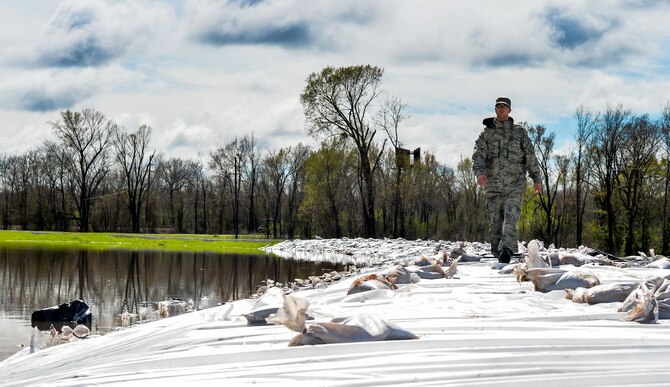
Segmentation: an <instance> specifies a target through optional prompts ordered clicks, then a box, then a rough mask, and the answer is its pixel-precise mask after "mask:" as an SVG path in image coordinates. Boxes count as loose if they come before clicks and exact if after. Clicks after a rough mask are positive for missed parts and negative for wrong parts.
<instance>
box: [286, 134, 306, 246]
mask: <svg viewBox="0 0 670 387" xmlns="http://www.w3.org/2000/svg"><path fill="white" fill-rule="evenodd" d="M308 156H309V147H308V146H306V145H303V144H298V145H296V146H295V147H294V148H293V149H291V153H290V155H289V173H288V181H287V185H288V189H287V192H286V201H287V207H288V208H287V213H288V214H287V230H286V231H287V234H288V238H289V239H293V238H294V237H295V231H296V230H295V229H296V226H295V225H296V219H297V217H298V207H299V205H300V202H301V201H302V198H303V196H304V185H305V184H304V182H305V173H306V166H305V164H306V162H307V157H308Z"/></svg>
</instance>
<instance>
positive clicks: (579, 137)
mask: <svg viewBox="0 0 670 387" xmlns="http://www.w3.org/2000/svg"><path fill="white" fill-rule="evenodd" d="M575 119H576V120H577V133H576V134H575V140H576V147H577V148H576V150H575V152H576V155H575V163H574V165H575V170H574V180H575V216H576V220H575V222H576V225H575V226H576V227H575V228H576V231H575V232H576V241H577V245H578V246H579V245H581V244H582V234H583V233H584V210H585V208H586V198H587V196H588V190H589V185H588V184H587V181H588V176H587V172H588V171H589V170H590V168H589V165H588V162H589V161H590V159H589V157H588V144H589V143H590V142H591V139H592V137H593V133H594V131H595V128H596V125H597V123H598V121H599V117H598V115H594V114H593V113H591V112H589V111H588V110H586V109H585V108H584V107H583V106H580V107H579V108H577V110H576V111H575Z"/></svg>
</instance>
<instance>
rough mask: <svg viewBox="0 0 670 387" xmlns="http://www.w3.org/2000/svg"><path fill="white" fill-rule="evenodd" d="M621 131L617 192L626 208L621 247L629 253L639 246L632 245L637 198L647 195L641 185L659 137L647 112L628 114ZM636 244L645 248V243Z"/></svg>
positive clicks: (636, 215)
mask: <svg viewBox="0 0 670 387" xmlns="http://www.w3.org/2000/svg"><path fill="white" fill-rule="evenodd" d="M621 134H622V138H623V143H622V144H621V153H620V154H621V156H620V162H619V163H620V168H619V171H620V176H621V177H620V179H621V183H620V186H619V190H618V192H619V194H620V197H621V202H622V204H623V207H624V209H625V212H626V239H625V245H624V249H625V253H626V255H631V254H633V252H634V251H637V250H634V248H638V247H640V246H637V245H636V239H635V232H634V231H635V224H636V221H637V219H638V215H639V214H638V212H639V209H640V207H641V202H642V201H644V200H648V199H649V198H648V197H647V194H646V191H645V190H644V189H643V186H644V184H645V182H646V181H647V178H648V177H649V174H650V167H651V165H652V163H655V161H656V152H658V147H659V144H660V140H661V138H660V136H659V131H658V127H657V125H656V124H655V123H654V122H652V121H651V120H650V119H649V117H648V116H647V115H643V116H639V117H632V118H631V119H630V120H629V121H628V122H626V124H625V125H624V126H623V131H622V133H621ZM640 248H641V249H643V250H646V249H647V248H648V246H642V247H640Z"/></svg>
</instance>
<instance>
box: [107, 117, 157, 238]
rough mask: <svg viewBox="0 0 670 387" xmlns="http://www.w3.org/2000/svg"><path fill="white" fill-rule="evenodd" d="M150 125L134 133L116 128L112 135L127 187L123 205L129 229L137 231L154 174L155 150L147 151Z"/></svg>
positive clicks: (138, 230)
mask: <svg viewBox="0 0 670 387" xmlns="http://www.w3.org/2000/svg"><path fill="white" fill-rule="evenodd" d="M150 140H151V128H150V127H148V126H146V125H142V126H140V127H139V128H138V129H137V131H136V132H134V133H128V132H126V131H125V130H117V131H116V135H115V137H114V141H113V144H114V151H115V155H116V162H117V163H118V165H119V166H120V167H121V171H122V173H123V177H124V182H125V186H126V195H127V196H126V200H127V202H126V205H127V206H128V210H129V211H130V220H131V224H132V232H134V233H139V232H140V216H141V214H142V206H143V205H144V204H145V203H146V201H147V198H148V197H149V189H150V187H151V184H152V182H153V178H154V177H155V173H154V172H155V169H156V164H157V163H156V160H155V159H154V158H155V156H156V151H155V150H153V151H151V150H149V149H148V147H149V141H150Z"/></svg>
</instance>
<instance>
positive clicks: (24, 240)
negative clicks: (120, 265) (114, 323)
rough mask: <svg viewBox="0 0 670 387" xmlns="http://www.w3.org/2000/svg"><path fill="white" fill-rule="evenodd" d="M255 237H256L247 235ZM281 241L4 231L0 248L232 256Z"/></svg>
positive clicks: (187, 235) (224, 236) (159, 235)
mask: <svg viewBox="0 0 670 387" xmlns="http://www.w3.org/2000/svg"><path fill="white" fill-rule="evenodd" d="M246 237H247V238H254V235H249V236H246ZM278 242H279V241H272V240H267V239H233V236H231V235H194V234H124V233H95V232H90V233H82V232H52V231H7V230H0V246H8V247H29V246H39V247H43V248H81V249H90V250H110V249H121V250H165V251H191V252H204V251H211V252H215V253H231V254H263V251H262V250H259V249H260V248H261V247H264V246H268V245H273V244H275V243H278Z"/></svg>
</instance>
